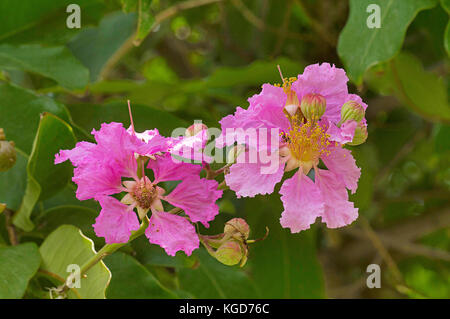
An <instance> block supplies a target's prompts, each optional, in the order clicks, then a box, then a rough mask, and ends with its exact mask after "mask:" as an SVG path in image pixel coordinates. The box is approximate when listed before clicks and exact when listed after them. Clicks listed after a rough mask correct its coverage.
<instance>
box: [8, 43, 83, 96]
mask: <svg viewBox="0 0 450 319" xmlns="http://www.w3.org/2000/svg"><path fill="white" fill-rule="evenodd" d="M0 69H4V70H10V69H15V70H22V71H27V72H33V73H37V74H40V75H42V76H45V77H49V78H51V79H53V80H55V81H56V82H58V83H59V84H60V85H62V86H64V87H66V88H68V89H75V88H83V87H84V86H86V85H87V83H88V81H89V71H88V70H87V69H86V68H85V67H84V66H83V65H82V64H81V63H80V62H79V61H78V60H77V59H75V57H74V56H73V55H72V54H71V52H70V51H69V50H68V49H66V48H65V47H63V46H55V47H43V46H41V45H21V46H12V45H9V44H3V45H0Z"/></svg>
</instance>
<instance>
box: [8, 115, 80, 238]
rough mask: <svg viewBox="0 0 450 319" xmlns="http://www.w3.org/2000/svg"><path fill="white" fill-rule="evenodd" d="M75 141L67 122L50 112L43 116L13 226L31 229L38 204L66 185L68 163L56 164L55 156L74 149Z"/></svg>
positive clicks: (68, 169)
mask: <svg viewBox="0 0 450 319" xmlns="http://www.w3.org/2000/svg"><path fill="white" fill-rule="evenodd" d="M75 142H76V139H75V136H74V135H73V132H72V128H71V127H70V126H69V125H68V124H67V123H66V122H64V121H62V120H61V119H59V118H57V117H56V116H54V115H52V114H50V113H45V114H43V115H42V117H41V122H40V124H39V128H38V132H37V134H36V138H35V141H34V144H33V150H32V152H31V155H30V158H29V160H28V165H27V174H28V181H27V187H26V190H25V196H24V198H23V200H22V203H21V205H20V208H19V210H18V211H17V212H16V213H15V214H14V217H13V222H14V224H15V225H16V226H18V227H20V228H22V229H24V230H27V231H29V230H31V229H33V227H34V224H33V222H32V221H31V219H30V215H31V213H32V211H33V208H34V206H35V205H36V203H37V201H38V200H43V199H46V198H49V197H51V196H52V195H53V194H55V193H57V192H58V191H59V190H61V189H62V188H64V187H65V186H66V185H67V183H68V182H69V180H70V177H71V176H72V168H71V166H70V163H62V164H58V165H55V164H54V161H55V154H57V153H58V152H59V150H61V149H71V148H73V147H74V145H75Z"/></svg>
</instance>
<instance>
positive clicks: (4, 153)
mask: <svg viewBox="0 0 450 319" xmlns="http://www.w3.org/2000/svg"><path fill="white" fill-rule="evenodd" d="M14 146H15V145H14V142H8V141H5V133H4V132H3V129H0V172H5V171H7V170H9V169H10V168H11V167H13V166H14V164H15V163H16V159H17V155H16V149H15V147H14Z"/></svg>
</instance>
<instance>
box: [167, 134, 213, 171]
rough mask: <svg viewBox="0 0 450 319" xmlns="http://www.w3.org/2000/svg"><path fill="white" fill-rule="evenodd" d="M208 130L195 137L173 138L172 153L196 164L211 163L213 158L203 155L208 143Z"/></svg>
mask: <svg viewBox="0 0 450 319" xmlns="http://www.w3.org/2000/svg"><path fill="white" fill-rule="evenodd" d="M208 139H209V138H208V130H202V131H200V132H198V133H197V134H196V135H194V136H180V137H176V138H171V144H172V146H171V147H170V150H169V151H170V153H171V154H173V155H176V156H179V157H182V158H183V159H188V160H192V161H194V162H196V163H202V162H206V163H211V162H212V161H213V158H211V157H210V156H207V155H206V154H204V153H203V148H204V147H205V146H206V143H207V142H208Z"/></svg>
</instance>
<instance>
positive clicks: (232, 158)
mask: <svg viewBox="0 0 450 319" xmlns="http://www.w3.org/2000/svg"><path fill="white" fill-rule="evenodd" d="M244 151H245V146H244V145H235V146H234V147H233V148H232V149H231V150H230V151H229V152H228V155H227V163H228V164H231V163H234V162H236V159H237V158H238V157H239V155H241V154H242V152H244Z"/></svg>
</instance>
